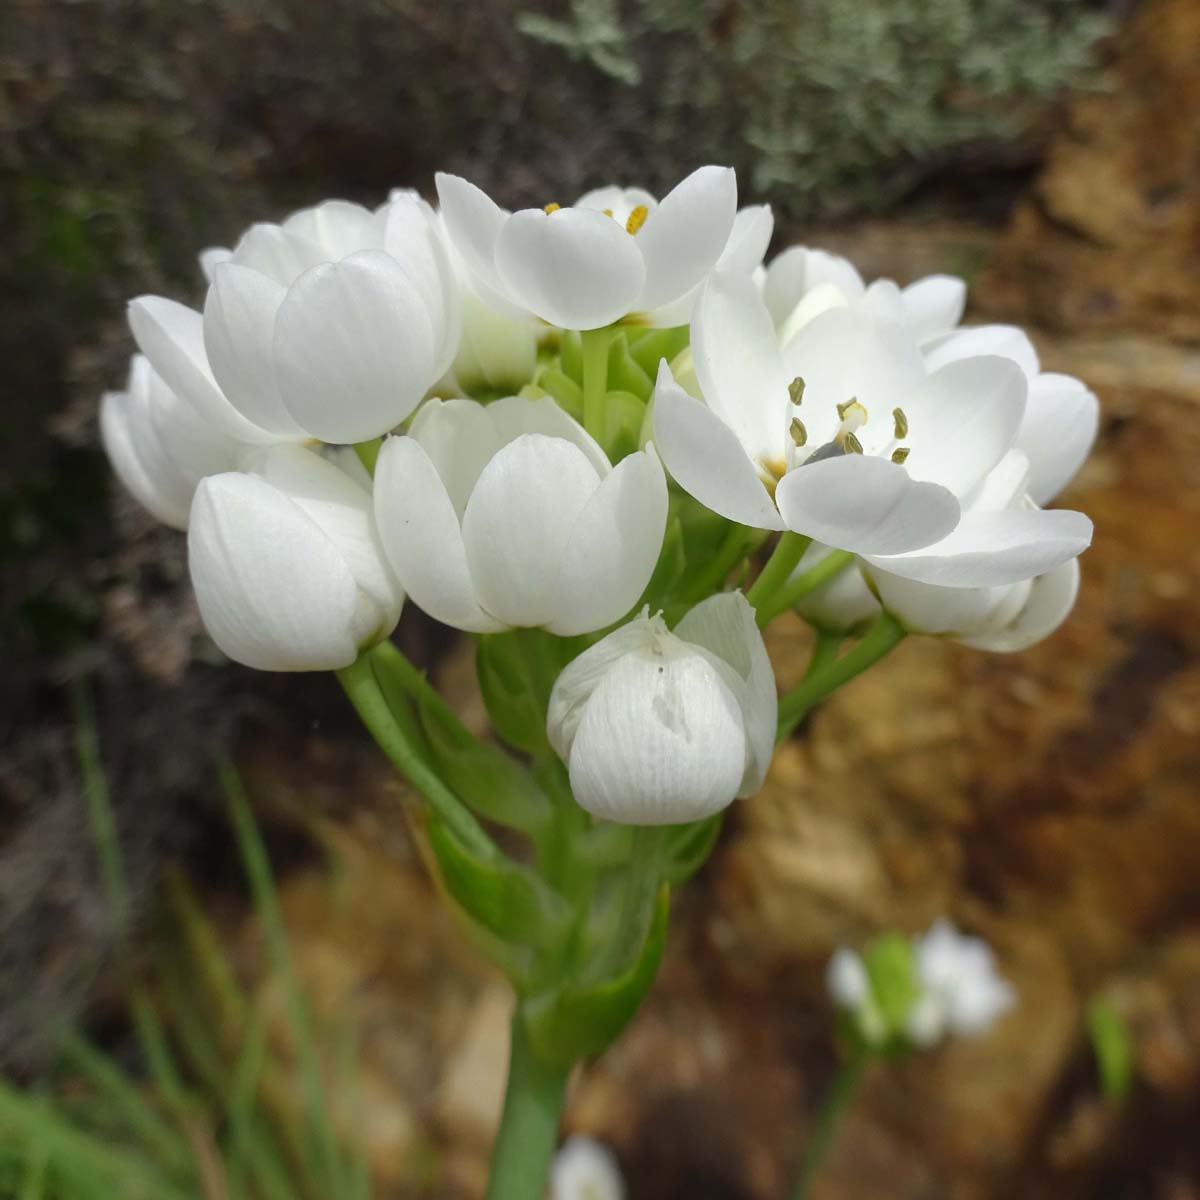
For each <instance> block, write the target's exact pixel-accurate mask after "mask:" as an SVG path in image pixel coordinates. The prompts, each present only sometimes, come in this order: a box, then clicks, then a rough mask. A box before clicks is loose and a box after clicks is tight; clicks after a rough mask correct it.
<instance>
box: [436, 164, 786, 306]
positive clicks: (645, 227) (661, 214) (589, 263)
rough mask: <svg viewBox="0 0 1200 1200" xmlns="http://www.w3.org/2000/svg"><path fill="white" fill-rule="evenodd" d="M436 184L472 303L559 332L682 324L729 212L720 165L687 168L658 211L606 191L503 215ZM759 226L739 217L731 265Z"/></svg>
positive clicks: (654, 205) (640, 199)
mask: <svg viewBox="0 0 1200 1200" xmlns="http://www.w3.org/2000/svg"><path fill="white" fill-rule="evenodd" d="M437 187H438V196H439V198H440V202H441V211H442V217H443V219H444V221H445V223H446V228H447V230H448V232H449V234H450V238H451V240H452V242H453V244H454V247H455V249H456V250H457V251H458V253H459V254H460V255H461V257H462V259H463V261H464V263H465V264H466V265H467V268H468V270H469V271H470V273H471V278H472V282H473V285H474V287H475V289H476V290H477V291H478V293H479V294H480V296H481V297H482V298H483V299H484V301H485V302H487V303H488V304H491V305H493V306H495V307H507V309H508V310H509V311H510V312H512V313H514V314H515V313H521V312H530V313H533V314H534V315H536V316H538V317H541V319H542V320H543V321H546V322H548V323H549V324H551V325H557V326H560V327H561V328H564V329H580V330H584V329H599V328H601V327H603V326H605V325H610V324H612V323H613V322H614V321H619V320H621V319H622V318H626V317H627V318H630V319H632V320H636V321H638V322H641V323H645V324H652V325H659V324H661V325H672V324H680V323H682V322H684V321H686V320H687V308H686V307H685V308H684V309H683V311H682V315H680V309H679V305H680V304H681V303H684V304H685V305H686V304H687V302H688V299H689V298H690V295H691V293H692V292H693V291H694V289H695V288H696V286H697V285H698V284H699V283H700V282H701V281H702V280H703V279H704V277H705V276H706V275H707V274H708V273H709V271H711V270H712V268H713V266H714V265H715V264H716V262H717V260H718V259H719V258H720V257H721V255H722V254H723V253H724V252H725V251H726V249H727V247H728V245H729V242H730V235H731V233H732V232H733V231H734V219H735V213H736V210H737V181H736V179H735V177H734V173H733V171H732V169H730V168H728V167H714V166H708V167H701V168H699V169H698V170H696V171H693V172H692V174H691V175H689V176H688V177H687V178H686V179H684V180H683V181H682V182H681V183H680V184H678V185H677V186H676V187H675V188H674V190H673V191H671V192H670V193H669V194H668V195H667V196H665V197H664V198H663V200H662V201H661V202H658V201H656V200H655V198H654V197H653V196H651V195H650V194H649V193H648V192H644V191H641V190H640V189H637V188H617V187H607V188H600V189H597V190H596V191H592V192H588V193H587V194H586V195H584V196H582V197H580V199H579V200H578V201H577V202H576V203H575V205H574V206H572V207H569V208H563V207H559V206H557V205H555V204H549V205H547V206H546V209H540V208H526V209H521V210H520V211H518V212H515V213H510V212H508V211H507V210H505V209H503V208H500V207H499V206H498V205H497V204H496V203H495V202H494V201H493V200H491V198H490V197H488V196H487V195H486V194H485V193H484V192H482V191H480V190H479V188H477V187H475V186H474V185H473V184H471V183H468V182H467V181H466V180H465V179H460V178H459V177H458V176H457V175H441V174H439V175H438V177H437ZM761 229H762V218H761V215H759V216H755V215H754V214H751V215H748V216H747V217H746V218H744V219H743V222H742V227H741V228H740V229H739V231H738V237H737V244H738V247H739V248H738V249H737V250H735V251H731V254H732V256H733V258H734V260H735V262H734V266H735V267H736V268H738V269H740V268H741V266H742V263H743V262H744V261H746V260H749V259H753V257H754V250H755V247H756V246H757V244H758V241H759V240H761ZM769 236H770V231H769V229H768V230H767V237H768V238H769ZM743 239H745V240H743ZM759 258H761V254H759ZM747 269H753V263H751V265H750V267H749V268H747Z"/></svg>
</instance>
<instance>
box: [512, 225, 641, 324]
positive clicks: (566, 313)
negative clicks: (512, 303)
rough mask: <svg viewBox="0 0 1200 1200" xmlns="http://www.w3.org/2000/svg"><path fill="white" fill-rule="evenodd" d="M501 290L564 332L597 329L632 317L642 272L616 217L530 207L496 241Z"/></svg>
mask: <svg viewBox="0 0 1200 1200" xmlns="http://www.w3.org/2000/svg"><path fill="white" fill-rule="evenodd" d="M496 269H497V271H498V272H499V275H500V279H501V281H502V282H503V285H504V290H505V292H506V293H507V294H509V295H510V296H512V297H513V299H515V300H516V301H518V302H519V303H520V304H521V305H523V306H524V307H525V308H527V309H529V311H530V312H532V313H535V314H536V315H537V316H539V317H541V318H542V320H543V321H548V322H549V323H550V324H551V325H558V326H561V327H562V328H563V329H599V328H600V327H601V326H604V325H610V324H612V322H613V321H616V320H618V319H619V318H620V317H623V316H624V315H625V314H626V313H628V312H629V311H630V310H631V309H632V308H633V307H634V305H635V303H636V301H637V298H638V296H639V295H640V294H641V290H642V281H643V280H644V278H645V271H646V269H645V267H644V266H643V265H642V256H641V254H640V253H639V252H638V249H637V247H636V246H635V245H634V240H633V238H632V237H631V236H630V235H629V234H628V233H626V232H625V230H624V229H622V228H621V226H620V225H618V224H617V223H616V221H614V220H613V219H612V218H611V217H606V216H605V215H604V214H603V213H599V212H595V211H593V210H592V209H585V208H561V209H559V210H558V211H557V212H553V213H546V212H543V211H542V210H541V209H538V208H527V209H523V210H522V211H521V212H518V213H514V214H513V215H512V216H511V217H509V219H508V220H507V221H506V222H505V223H504V225H503V227H502V228H501V230H500V234H499V236H498V238H497V239H496Z"/></svg>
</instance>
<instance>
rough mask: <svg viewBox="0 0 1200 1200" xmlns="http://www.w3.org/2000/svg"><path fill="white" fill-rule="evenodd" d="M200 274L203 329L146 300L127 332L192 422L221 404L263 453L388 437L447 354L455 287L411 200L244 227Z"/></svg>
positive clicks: (439, 246)
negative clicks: (264, 447)
mask: <svg viewBox="0 0 1200 1200" xmlns="http://www.w3.org/2000/svg"><path fill="white" fill-rule="evenodd" d="M205 266H206V269H207V270H208V271H210V273H211V279H212V282H211V285H210V287H209V291H208V296H207V299H206V301H205V305H204V315H203V318H201V316H200V314H198V313H195V312H193V311H192V310H191V309H188V308H186V307H185V306H184V305H181V304H176V303H175V302H173V301H170V300H165V299H163V298H161V297H156V296H144V297H140V298H139V299H137V300H134V301H133V302H132V304H131V305H130V324H131V325H132V327H133V331H134V336H135V337H136V338H137V339H138V344H139V346H140V347H141V348H142V350H143V352H144V353H145V354H146V355H147V357H148V358H150V360H151V362H152V363H154V365H155V367H156V369H157V370H158V371H159V373H160V374H162V375H163V377H164V378H166V379H167V381H168V382H169V383H171V385H172V386H173V387H175V389H176V390H177V391H179V392H180V393H181V394H182V395H184V396H185V397H186V398H188V399H190V400H192V402H193V403H195V404H196V406H197V407H198V408H200V409H202V410H205V409H209V408H213V407H214V406H215V404H216V401H215V400H214V398H213V393H214V392H215V393H216V394H217V395H218V396H221V397H223V398H224V397H227V399H228V404H227V405H226V407H228V406H230V405H231V406H232V409H233V410H234V413H235V415H236V416H237V417H239V418H240V419H241V420H242V422H244V423H247V424H249V425H251V426H253V427H256V428H258V429H260V430H265V431H266V435H267V436H266V437H263V438H261V439H260V440H263V441H304V440H307V439H310V438H316V439H319V440H321V441H325V442H336V443H347V442H357V441H364V440H366V439H368V438H372V437H376V436H378V435H379V434H382V433H386V432H387V431H388V430H390V429H392V428H394V427H395V426H396V425H398V424H399V423H400V422H401V421H403V420H404V419H405V418H406V417H407V416H408V415H409V414H410V413H411V412H412V410H413V409H414V408H415V407H416V406H417V404H418V403H419V402H420V400H421V399H422V397H423V396H424V395H425V393H426V392H427V391H428V389H429V387H430V386H431V385H432V384H433V382H434V381H435V380H436V379H438V378H439V377H440V376H441V375H442V374H443V373H444V372H445V370H446V368H447V367H448V366H449V364H450V362H451V360H452V359H453V357H454V354H455V351H456V350H457V348H458V336H459V325H458V321H459V287H458V281H457V278H456V276H455V274H454V269H453V266H452V265H451V262H450V258H449V255H448V253H447V251H446V248H445V246H444V245H443V243H442V240H441V232H440V229H439V226H438V222H437V217H436V214H434V212H433V210H432V209H431V208H430V207H429V206H428V205H427V204H425V203H424V202H423V201H421V200H420V199H418V198H417V197H415V196H413V195H406V194H401V195H397V196H396V197H394V198H393V199H392V200H390V201H389V202H388V203H387V204H385V205H384V206H383V207H382V208H380V209H379V210H378V211H376V212H371V211H370V210H369V209H366V208H362V207H361V206H359V205H356V204H349V203H347V202H345V201H340V200H330V201H326V202H325V203H324V204H320V205H317V206H316V207H315V208H310V209H304V210H302V211H301V212H298V213H295V214H293V215H292V216H291V217H289V218H288V219H287V220H286V221H284V222H283V223H282V224H281V225H270V224H260V225H254V226H252V227H251V228H250V229H249V230H248V231H247V232H246V233H245V234H244V235H243V237H242V239H241V240H240V241H239V242H238V244H237V246H236V247H235V248H234V249H233V251H232V253H231V254H230V255H229V257H228V258H223V257H222V256H221V255H220V254H219V253H214V252H210V253H209V256H208V259H207V260H206V263H205ZM231 432H233V433H234V434H235V435H238V431H237V429H233V430H231ZM241 436H245V435H241Z"/></svg>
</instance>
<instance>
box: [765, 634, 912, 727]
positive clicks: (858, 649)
mask: <svg viewBox="0 0 1200 1200" xmlns="http://www.w3.org/2000/svg"><path fill="white" fill-rule="evenodd" d="M903 637H904V630H903V628H901V626H900V623H899V622H898V621H897V620H896V618H895V617H893V616H891V615H890V614H888V613H881V614H880V615H879V616H878V617H876V618H875V620H874V622H873V623H872V624H871V626H870V628H869V629H868V630H867V632H866V633H865V634H863V636H862V637H861V638H859V640H858V641H857V642H855V643H854V645H853V646H852V647H851V648H850V649H849V650H847V651H846V653H845V654H843V655H842V656H841V657H840V658H832V657H830V656H829V655H828V652H827V651H825V652H824V654H823V656H822V659H821V662H820V663H819V664H818V669H816V670H810V671H809V673H808V674H807V675H805V677H804V679H803V680H802V681H801V682H800V683H799V684H797V686H796V687H794V688H793V689H792V690H791V691H790V692H788V693H787V695H785V696H783V697H781V699H780V701H779V726H778V731H777V733H776V741H782V740H783V739H784V738H785V737H787V736H788V735H789V734H790V733H791V732H792V730H793V729H795V728H796V726H797V725H799V724H800V722H801V720H802V719H803V718H804V714H805V713H806V712H808V710H809V709H810V708H812V706H813V705H814V704H816V702H817V701H818V700H821V699H823V698H824V697H825V696H828V695H829V693H830V692H832V691H834V690H836V689H837V688H839V687H841V686H842V684H843V683H848V682H849V681H850V680H851V679H853V678H854V677H855V675H859V674H861V673H862V672H863V671H865V670H866V669H867V668H868V667H869V666H871V665H872V664H873V663H876V662H878V661H879V660H880V659H881V658H883V656H884V655H885V654H887V653H888V652H889V651H890V650H892V649H893V648H894V647H895V646H897V645H898V644H899V642H900V641H901V639H902V638H903ZM818 645H819V643H818Z"/></svg>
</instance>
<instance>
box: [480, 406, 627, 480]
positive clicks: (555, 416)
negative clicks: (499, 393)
mask: <svg viewBox="0 0 1200 1200" xmlns="http://www.w3.org/2000/svg"><path fill="white" fill-rule="evenodd" d="M487 414H488V416H489V417H490V418H491V420H492V423H493V424H494V425H495V427H496V432H497V433H498V434H499V436H500V442H501V445H507V444H508V443H509V442H511V441H515V440H516V439H517V438H518V437H520V436H521V434H523V433H544V434H545V435H546V436H547V437H556V438H565V439H566V440H567V441H568V442H571V443H572V444H573V445H575V446H578V447H579V449H580V450H582V451H583V453H584V455H585V456H586V458H587V460H588V462H590V463H591V464H592V466H593V467H595V468H596V473H597V474H598V475H600V476H602V477H603V476H605V475H607V474H608V473H609V471H611V470H612V464H611V463H610V462H609V461H608V457H607V456H606V455H605V453H604V451H603V450H601V449H600V446H599V444H598V443H597V442H596V440H595V438H593V437H592V435H591V434H590V433H588V431H587V430H586V429H584V427H583V426H582V425H580V424H579V422H578V421H576V420H575V418H574V417H572V416H570V415H569V414H568V413H565V412H563V410H562V409H561V408H559V407H558V405H557V404H555V402H554V400H553V399H552V398H551V397H550V396H539V397H538V398H537V399H536V400H528V399H526V398H525V397H524V396H505V397H503V398H502V399H500V400H497V401H495V402H494V403H492V404H489V405H488V406H487Z"/></svg>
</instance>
